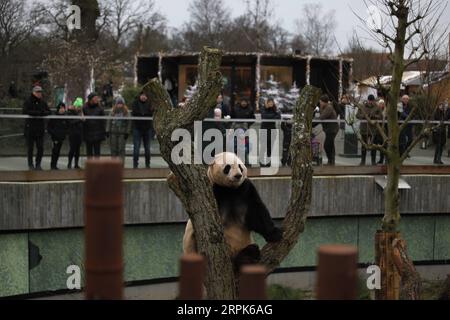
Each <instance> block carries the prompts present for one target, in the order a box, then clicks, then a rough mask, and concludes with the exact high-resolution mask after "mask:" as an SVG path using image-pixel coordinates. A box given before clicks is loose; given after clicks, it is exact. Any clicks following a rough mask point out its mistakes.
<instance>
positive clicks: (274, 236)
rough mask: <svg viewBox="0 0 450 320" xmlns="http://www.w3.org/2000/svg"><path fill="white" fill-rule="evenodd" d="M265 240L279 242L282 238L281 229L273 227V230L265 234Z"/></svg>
mask: <svg viewBox="0 0 450 320" xmlns="http://www.w3.org/2000/svg"><path fill="white" fill-rule="evenodd" d="M265 239H266V241H267V242H280V241H281V239H283V231H282V230H281V229H279V228H274V229H273V231H272V232H271V233H270V234H268V235H267V236H266V238H265Z"/></svg>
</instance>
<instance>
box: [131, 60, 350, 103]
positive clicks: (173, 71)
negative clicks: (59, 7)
mask: <svg viewBox="0 0 450 320" xmlns="http://www.w3.org/2000/svg"><path fill="white" fill-rule="evenodd" d="M198 57H199V53H198V52H197V53H185V52H183V53H168V54H166V53H159V54H158V53H157V54H151V55H147V56H138V57H136V70H135V71H136V73H135V83H136V84H141V85H142V84H145V83H146V82H147V81H148V80H150V79H152V78H155V77H159V78H160V80H161V81H162V83H166V84H167V88H168V89H169V92H171V94H172V96H173V97H175V98H176V99H177V100H178V101H180V100H181V99H182V98H183V96H184V94H185V92H186V89H187V88H188V87H189V86H192V85H194V84H195V80H196V76H197V63H198ZM221 72H222V75H223V77H224V88H223V94H224V95H225V96H228V97H229V98H230V99H231V103H234V102H235V101H237V100H239V99H241V98H246V99H250V101H256V100H257V97H258V96H259V92H260V89H261V86H263V85H264V83H265V82H266V81H267V80H268V79H269V78H270V77H271V76H273V78H274V80H276V81H277V82H279V83H280V85H281V86H283V87H284V89H289V88H290V87H291V86H292V85H293V83H294V82H295V83H296V85H297V86H298V87H300V88H302V87H303V86H305V85H306V84H311V85H314V86H316V87H318V88H321V89H322V92H323V93H326V94H329V95H330V97H331V98H332V99H334V100H338V99H339V98H340V97H341V95H342V94H343V93H345V92H346V90H347V89H348V88H349V85H350V81H351V73H352V60H350V59H345V58H340V57H334V58H333V57H313V56H300V55H293V54H291V55H275V54H268V53H232V52H228V53H224V55H223V58H222V67H221ZM167 80H169V81H170V82H167Z"/></svg>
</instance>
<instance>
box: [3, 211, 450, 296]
mask: <svg viewBox="0 0 450 320" xmlns="http://www.w3.org/2000/svg"><path fill="white" fill-rule="evenodd" d="M379 225H380V218H378V217H359V218H358V217H339V218H318V219H310V220H308V222H307V224H306V229H305V232H304V233H303V234H302V235H301V236H300V241H299V243H298V244H297V246H296V247H295V249H294V250H293V251H292V253H291V254H290V255H289V256H288V257H287V258H286V259H285V261H284V262H283V263H282V267H303V266H314V265H315V264H316V250H317V248H318V247H319V246H320V245H321V244H327V243H347V244H353V245H357V246H358V247H359V260H360V262H362V263H371V262H373V260H374V250H373V246H374V243H373V238H374V235H375V231H376V230H377V228H379ZM401 231H402V234H403V235H404V237H405V239H406V240H407V243H408V249H409V252H410V254H411V256H412V258H413V259H414V260H416V261H433V260H449V262H450V217H448V216H438V215H436V216H407V217H404V218H403V220H402V223H401ZM183 232H184V225H182V224H176V225H173V224H167V225H147V226H128V227H126V228H125V243H124V252H125V281H127V282H129V281H138V280H150V279H158V278H166V277H175V276H177V275H178V258H179V256H180V254H181V251H182V238H183ZM255 239H256V241H257V242H258V243H260V244H263V242H262V239H261V238H260V237H258V236H255ZM28 241H30V245H29V243H28ZM83 241H84V239H83V231H82V230H81V229H71V230H50V231H39V232H30V233H18V234H0V296H10V295H17V294H26V293H35V292H45V291H52V290H58V289H65V288H66V280H67V277H68V276H69V275H68V274H66V269H67V267H68V266H69V265H72V264H75V265H78V266H80V267H81V268H82V266H83ZM29 248H38V252H37V251H36V250H30V249H29ZM29 252H30V258H29ZM38 255H40V256H41V259H40V261H39V263H38V264H37V265H33V263H31V262H30V263H29V261H33V260H35V258H36V256H38Z"/></svg>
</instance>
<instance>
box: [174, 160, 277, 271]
mask: <svg viewBox="0 0 450 320" xmlns="http://www.w3.org/2000/svg"><path fill="white" fill-rule="evenodd" d="M208 178H209V180H210V181H211V183H212V185H213V192H214V196H215V198H216V201H217V205H218V208H219V214H220V216H221V218H222V223H223V227H224V236H225V241H226V242H227V244H228V245H229V247H230V249H231V258H232V259H233V263H234V268H235V271H238V270H239V268H240V266H242V265H244V264H253V263H257V262H258V261H259V259H260V251H259V248H258V246H257V245H256V244H255V243H254V241H253V239H252V236H251V232H252V231H253V232H256V233H258V234H260V235H261V236H263V237H264V239H265V240H266V241H267V242H278V241H280V240H281V238H282V232H281V230H280V229H278V228H276V227H275V225H274V223H273V221H272V218H271V216H270V213H269V211H268V210H267V208H266V206H265V205H264V203H263V201H262V200H261V198H260V196H259V194H258V191H257V190H256V188H255V186H254V185H253V183H252V182H251V181H250V180H249V179H248V178H247V168H246V166H245V165H244V163H243V162H242V161H241V160H240V159H239V158H238V157H237V155H235V154H234V153H229V152H225V153H221V154H219V155H217V156H216V157H215V158H214V160H213V162H212V163H211V164H210V165H209V168H208ZM183 251H184V253H195V252H196V242H195V234H194V229H193V225H192V222H191V221H190V220H189V221H188V223H187V225H186V229H185V234H184V237H183Z"/></svg>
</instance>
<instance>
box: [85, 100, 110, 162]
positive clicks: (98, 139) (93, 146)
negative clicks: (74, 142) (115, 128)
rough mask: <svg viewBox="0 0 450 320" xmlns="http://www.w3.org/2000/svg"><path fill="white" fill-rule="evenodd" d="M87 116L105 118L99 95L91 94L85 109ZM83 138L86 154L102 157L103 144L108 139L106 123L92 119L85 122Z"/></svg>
mask: <svg viewBox="0 0 450 320" xmlns="http://www.w3.org/2000/svg"><path fill="white" fill-rule="evenodd" d="M83 114H84V115H85V116H96V117H98V116H104V115H105V111H104V110H103V108H102V107H100V104H99V99H98V95H97V94H96V93H91V94H89V96H88V101H87V103H86V104H85V105H84V107H83ZM83 137H84V141H85V142H86V154H87V156H88V158H89V157H92V156H95V157H100V148H101V143H102V141H103V140H105V138H106V123H105V120H102V119H90V120H86V121H85V122H84V128H83Z"/></svg>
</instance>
